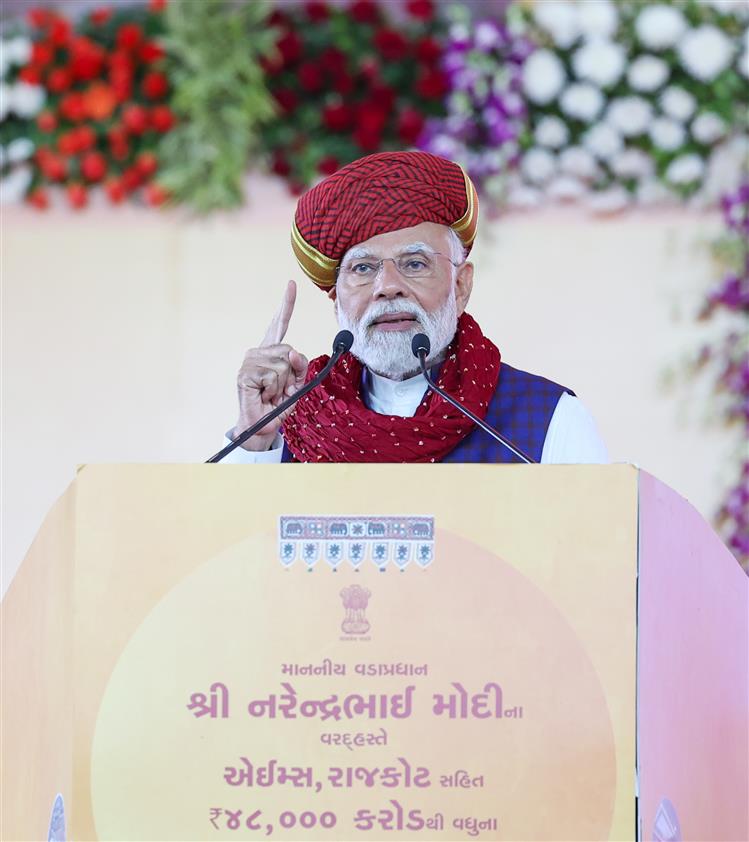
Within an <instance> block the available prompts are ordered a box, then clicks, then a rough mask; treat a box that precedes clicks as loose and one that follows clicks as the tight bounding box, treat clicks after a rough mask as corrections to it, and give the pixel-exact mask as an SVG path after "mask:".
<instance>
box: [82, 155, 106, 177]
mask: <svg viewBox="0 0 749 842" xmlns="http://www.w3.org/2000/svg"><path fill="white" fill-rule="evenodd" d="M81 174H82V175H83V177H84V178H85V179H86V180H87V181H101V180H102V178H104V176H105V175H106V174H107V159H106V158H105V157H104V156H103V155H102V154H101V152H87V153H86V154H85V155H84V156H83V158H82V159H81Z"/></svg>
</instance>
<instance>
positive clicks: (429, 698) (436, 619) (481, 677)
mask: <svg viewBox="0 0 749 842" xmlns="http://www.w3.org/2000/svg"><path fill="white" fill-rule="evenodd" d="M747 581H748V580H747V577H746V575H745V574H744V573H743V571H742V570H741V568H740V567H739V565H738V564H737V563H736V561H735V559H734V558H733V557H732V556H731V555H730V553H729V552H728V550H726V549H725V548H724V547H723V546H722V544H721V543H720V541H719V539H718V538H717V536H716V535H715V534H714V532H713V531H712V530H711V528H710V527H709V526H708V525H707V524H706V523H705V522H704V520H703V519H702V518H701V517H700V515H699V514H698V513H697V512H696V511H695V510H694V509H693V508H692V507H691V506H690V505H689V504H688V503H687V502H686V501H685V500H683V499H682V498H680V497H679V496H678V495H677V494H676V493H675V492H673V491H671V490H670V489H668V488H667V487H665V486H664V485H663V484H661V483H660V482H658V481H657V480H656V479H655V478H653V477H652V476H650V475H648V474H646V473H644V472H642V471H639V470H637V469H635V468H633V467H631V466H626V465H617V466H593V465H591V466H563V465H553V466H540V465H532V466H525V465H506V466H493V465H439V464H438V465H284V466H277V465H267V466H264V465H254V466H241V465H170V466H145V465H144V466H139V465H132V466H88V467H85V468H82V469H81V470H80V471H79V472H78V475H77V477H76V479H75V481H74V482H73V484H72V485H71V487H70V488H69V489H68V490H67V492H66V493H65V494H64V495H63V496H62V498H61V499H60V500H59V501H58V503H57V504H56V506H55V507H54V508H53V510H52V511H51V512H50V514H49V515H48V517H47V519H46V521H45V522H44V524H43V526H42V528H41V530H40V532H39V534H38V536H37V538H36V540H35V542H34V544H33V546H32V547H31V549H30V551H29V553H28V556H27V557H26V559H25V561H24V562H23V564H22V566H21V568H20V570H19V572H18V574H17V576H16V578H15V580H14V581H13V583H12V585H11V588H10V590H9V592H8V594H7V596H6V598H5V600H4V602H3V606H2V621H3V626H2V646H3V649H2V657H3V686H2V707H3V738H4V739H3V741H4V746H3V781H2V813H3V814H2V820H1V821H2V828H1V831H2V832H1V833H0V836H1V837H2V838H3V839H13V840H22V839H35V840H38V839H47V838H51V839H73V840H105V839H106V840H128V841H129V842H131V841H134V840H162V839H163V840H166V839H170V840H213V839H216V840H225V839H243V840H247V839H260V838H262V839H280V840H292V839H293V840H339V839H347V840H351V839H378V840H381V839H392V840H396V839H424V840H442V839H456V840H457V839H468V840H470V839H492V840H494V839H506V840H521V839H523V840H525V839H546V840H552V839H553V840H603V839H612V840H613V839H616V840H619V839H644V840H645V839H646V840H650V839H653V840H682V839H683V840H688V839H695V840H696V839H701V840H706V839H710V840H739V839H747V838H749V822H748V819H747V792H749V777H748V774H747V765H748V751H749V739H748V732H747V710H749V701H748V699H749V696H748V690H747V664H748V662H749V657H748V652H747V646H748V641H749V629H748V624H749V619H748V618H749V610H748V608H749V589H748V587H747Z"/></svg>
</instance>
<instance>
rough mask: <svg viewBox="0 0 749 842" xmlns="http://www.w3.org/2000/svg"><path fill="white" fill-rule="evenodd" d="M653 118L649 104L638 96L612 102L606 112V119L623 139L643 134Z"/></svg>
mask: <svg viewBox="0 0 749 842" xmlns="http://www.w3.org/2000/svg"><path fill="white" fill-rule="evenodd" d="M652 117H653V108H652V106H651V105H650V103H649V102H648V101H647V100H645V99H642V97H638V96H626V97H621V98H620V99H615V100H612V101H611V103H610V104H609V107H608V111H607V112H606V119H607V120H608V122H609V123H611V125H612V126H614V127H615V128H617V129H618V130H619V131H620V132H621V133H622V134H623V135H624V136H625V137H635V136H637V135H640V134H644V133H645V131H646V130H647V128H648V124H649V123H650V121H651V119H652Z"/></svg>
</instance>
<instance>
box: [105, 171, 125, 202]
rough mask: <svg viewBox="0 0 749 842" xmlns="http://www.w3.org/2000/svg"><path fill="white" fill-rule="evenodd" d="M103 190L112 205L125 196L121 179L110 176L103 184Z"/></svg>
mask: <svg viewBox="0 0 749 842" xmlns="http://www.w3.org/2000/svg"><path fill="white" fill-rule="evenodd" d="M104 190H105V191H106V194H107V196H109V201H110V202H111V203H112V204H113V205H119V203H120V202H121V201H122V200H123V199H124V198H125V185H124V184H123V183H122V179H119V178H110V179H109V180H108V181H107V183H106V184H105V185H104Z"/></svg>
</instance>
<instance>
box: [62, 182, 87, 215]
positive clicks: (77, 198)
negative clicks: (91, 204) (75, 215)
mask: <svg viewBox="0 0 749 842" xmlns="http://www.w3.org/2000/svg"><path fill="white" fill-rule="evenodd" d="M65 192H66V193H67V196H68V204H69V205H70V207H71V208H75V209H76V210H79V209H80V208H85V207H86V205H87V204H88V190H86V188H85V187H84V186H83V185H82V184H79V183H78V182H75V181H74V182H71V183H70V184H68V186H67V187H66V188H65Z"/></svg>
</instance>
